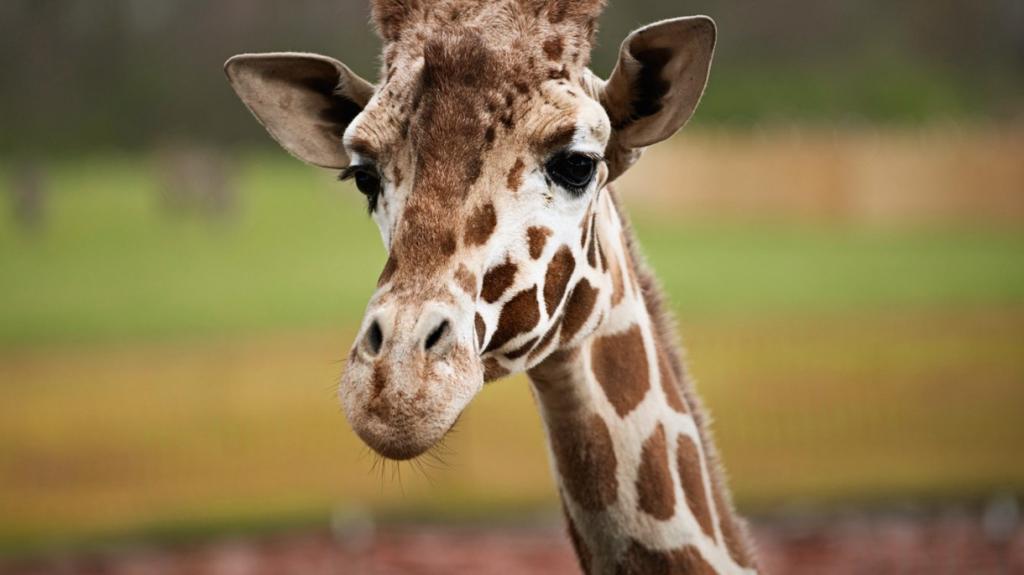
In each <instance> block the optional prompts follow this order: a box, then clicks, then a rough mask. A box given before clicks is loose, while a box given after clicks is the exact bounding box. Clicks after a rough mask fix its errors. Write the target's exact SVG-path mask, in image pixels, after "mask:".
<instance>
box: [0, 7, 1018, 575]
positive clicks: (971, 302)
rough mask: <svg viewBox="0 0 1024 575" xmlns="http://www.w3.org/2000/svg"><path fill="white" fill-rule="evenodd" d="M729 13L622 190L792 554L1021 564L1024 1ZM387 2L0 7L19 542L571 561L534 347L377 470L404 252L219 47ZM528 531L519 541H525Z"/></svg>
mask: <svg viewBox="0 0 1024 575" xmlns="http://www.w3.org/2000/svg"><path fill="white" fill-rule="evenodd" d="M692 13H707V14H709V15H711V16H713V17H714V18H715V19H716V20H717V21H718V24H719V29H720V36H719V45H718V52H717V55H716V60H715V65H714V67H713V70H712V76H711V82H710V86H709V88H708V91H707V93H706V96H705V98H704V101H703V103H702V105H701V107H700V109H699V110H698V112H697V115H696V117H695V118H694V120H693V122H692V123H691V124H690V125H689V126H688V127H687V129H686V130H684V131H683V132H682V133H680V134H679V135H678V136H677V137H675V138H674V139H673V140H671V141H669V142H667V143H665V144H662V145H660V146H657V147H656V148H654V149H651V150H650V151H649V152H648V154H647V155H646V156H645V157H644V159H643V160H642V161H641V162H640V163H639V164H638V165H637V166H636V167H634V168H633V169H632V171H630V172H629V173H628V175H627V176H625V177H624V178H623V180H622V182H621V185H620V186H619V191H620V192H621V196H622V198H623V200H624V201H625V203H626V204H627V205H628V207H629V209H630V211H631V213H632V217H633V219H634V223H635V227H636V228H637V231H638V234H639V237H640V240H641V243H642V245H643V246H644V249H645V251H646V253H647V254H648V256H649V259H650V262H651V264H652V265H653V267H654V268H655V270H656V271H657V272H658V274H659V276H660V277H661V279H662V281H663V283H664V286H665V288H666V290H667V293H668V297H669V300H670V302H671V306H672V308H673V309H674V310H675V312H676V313H677V315H678V318H679V320H680V324H681V326H682V334H683V337H684V339H685V341H686V343H687V345H688V357H689V363H690V366H691V369H692V371H693V372H694V374H695V375H696V377H697V378H698V381H699V383H700V387H699V389H700V391H701V393H702V394H703V396H704V398H705V401H706V403H707V404H708V406H709V408H710V409H711V411H712V412H713V414H714V416H715V420H716V424H715V431H716V436H717V439H718V442H719V447H720V449H721V451H722V453H723V457H724V460H725V463H726V466H727V468H728V469H729V471H730V474H731V477H732V486H733V489H734V492H735V498H736V500H737V502H738V505H739V507H740V508H741V510H742V511H743V512H744V513H746V514H747V515H749V516H751V517H752V518H753V523H754V527H755V533H756V534H757V536H758V539H759V541H760V542H761V547H762V549H763V551H764V555H765V562H766V563H767V564H768V566H770V567H774V568H775V570H776V571H777V572H790V573H797V572H806V573H823V572H829V573H882V572H900V573H916V572H922V573H923V572H929V573H934V572H943V573H1010V572H1024V534H1022V533H1024V531H1022V529H1021V527H1020V523H1021V521H1020V507H1019V503H1018V502H1019V501H1020V496H1021V495H1022V494H1024V448H1022V445H1024V226H1022V223H1024V3H1021V2H1020V1H1019V0H984V1H974V0H945V1H942V2H935V1H934V0H906V1H903V2H898V3H892V2H883V1H881V0H860V1H854V0H843V1H839V0H837V1H831V2H821V1H818V0H785V1H783V2H771V3H767V2H744V1H741V0H722V1H717V2H715V1H710V0H690V1H687V2H677V1H660V2H655V1H653V0H645V1H641V0H633V1H626V0H619V1H613V2H612V5H611V6H610V8H609V9H608V10H607V12H606V14H605V16H604V17H603V18H602V30H601V33H600V36H599V45H598V46H597V49H596V51H595V55H594V66H593V67H594V69H595V70H596V71H597V72H599V73H600V74H601V75H607V73H608V72H609V71H610V69H611V67H612V64H613V62H614V57H615V54H616V52H617V48H618V44H619V42H620V41H621V39H622V38H623V37H625V35H626V34H627V33H628V31H629V30H631V29H633V28H635V27H637V26H639V25H642V24H645V23H647V22H650V21H654V20H657V19H660V18H665V17H671V16H678V15H686V14H692ZM368 22H369V10H368V7H367V5H366V3H365V2H364V1H362V0H302V1H297V2H283V1H265V2H251V1H248V0H216V1H213V0H179V1H177V2H166V1H163V0H102V1H96V0H4V2H2V3H0V71H2V73H0V110H2V113H0V118H2V119H0V572H5V573H264V572H266V573H320V572H323V573H355V572H376V573H456V572H531V573H532V572H542V571H543V570H545V569H546V570H549V572H563V571H569V572H571V570H572V569H574V568H575V567H574V565H575V563H574V560H573V559H572V556H571V552H570V551H569V547H568V543H567V542H566V539H565V537H564V535H563V534H562V531H561V528H560V526H559V522H560V519H559V511H558V502H557V498H556V495H555V491H554V485H553V481H552V478H551V475H550V473H549V471H548V466H547V459H546V452H545V447H544V438H543V434H542V430H541V424H540V420H539V418H538V415H537V413H536V410H535V408H534V406H533V403H532V399H531V397H530V393H529V389H528V384H527V382H526V381H525V379H524V378H523V377H512V378H510V379H508V380H505V381H501V382H499V383H495V384H493V385H490V386H488V387H487V389H485V390H484V392H483V393H482V394H481V395H480V396H479V397H478V398H477V400H476V401H475V402H474V404H473V405H472V406H471V407H470V408H469V410H468V412H467V414H466V416H465V417H464V418H463V421H462V422H461V423H460V426H459V428H458V429H457V431H456V433H455V434H454V435H453V436H452V437H450V439H449V441H448V442H447V449H446V451H444V452H443V453H440V454H439V456H440V457H439V459H437V460H425V461H423V462H421V463H420V464H417V465H410V464H406V465H402V466H398V465H395V464H383V463H381V462H379V461H376V460H375V458H374V457H372V456H371V455H369V454H368V453H367V451H366V448H365V447H363V446H362V444H361V443H360V442H359V440H358V439H357V438H356V437H355V436H354V435H353V434H352V432H351V431H350V430H349V428H348V426H347V424H346V422H345V420H344V417H343V416H342V414H341V412H340V409H339V406H338V403H337V400H336V398H335V395H334V387H335V384H336V381H337V380H338V377H339V374H340V372H341V369H342V362H341V360H342V358H344V357H345V355H346V353H347V349H348V347H349V344H350V341H351V338H352V336H353V334H354V330H355V329H356V327H357V322H358V320H359V319H360V317H361V313H362V307H363V305H364V304H365V302H366V300H367V298H368V296H369V295H370V294H371V291H372V288H373V285H374V283H375V282H374V280H375V278H376V275H377V273H378V272H379V270H380V268H381V267H382V265H383V261H384V253H383V249H382V247H381V244H380V241H379V236H378V235H377V231H376V229H375V228H374V226H373V225H372V223H371V222H370V221H369V219H368V218H367V217H366V216H365V210H364V206H363V205H362V203H361V202H362V200H361V198H360V197H359V194H358V193H357V192H356V190H355V189H354V187H352V186H351V185H350V184H347V183H344V184H343V183H339V182H337V181H336V179H335V177H334V176H335V175H334V174H332V173H328V172H323V171H319V170H317V169H314V168H310V167H307V166H304V165H302V164H300V163H299V162H298V161H296V160H293V159H291V158H290V157H288V156H287V155H286V154H285V153H284V152H282V151H279V150H278V149H277V148H276V147H275V146H274V145H273V143H272V142H271V140H270V139H269V138H268V137H267V136H265V134H264V133H263V131H262V129H261V128H260V127H259V126H258V125H257V123H256V122H255V121H253V119H252V118H251V117H250V116H249V114H248V112H246V111H245V110H244V108H243V107H242V105H241V104H240V103H239V102H238V101H237V100H236V99H235V97H234V95H233V94H232V93H231V91H230V89H229V88H228V86H227V83H226V81H225V80H224V77H223V74H222V72H221V65H222V63H223V61H224V60H225V59H226V58H227V57H229V56H231V55H233V54H235V53H240V52H251V51H275V50H301V51H317V52H323V53H327V54H330V55H333V56H336V57H339V58H340V59H342V60H344V61H345V62H346V63H348V64H349V65H350V66H351V67H352V68H353V69H355V70H356V71H357V72H359V73H361V74H362V75H363V76H365V77H368V78H375V77H376V61H377V60H376V58H377V51H378V47H379V42H378V40H377V39H376V37H375V36H374V34H373V31H372V27H371V26H370V25H369V24H368ZM502 561H505V562H506V563H502Z"/></svg>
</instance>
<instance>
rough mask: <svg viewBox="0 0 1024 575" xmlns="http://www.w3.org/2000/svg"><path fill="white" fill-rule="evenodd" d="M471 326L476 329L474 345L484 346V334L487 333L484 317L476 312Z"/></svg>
mask: <svg viewBox="0 0 1024 575" xmlns="http://www.w3.org/2000/svg"><path fill="white" fill-rule="evenodd" d="M473 327H474V328H475V330H476V347H477V348H478V349H479V348H482V347H483V346H484V336H485V335H487V324H485V323H484V318H483V317H481V316H480V314H476V317H475V318H473Z"/></svg>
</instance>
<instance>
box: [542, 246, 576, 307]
mask: <svg viewBox="0 0 1024 575" xmlns="http://www.w3.org/2000/svg"><path fill="white" fill-rule="evenodd" d="M575 269H576V258H574V257H573V256H572V251H571V250H569V246H562V247H561V248H559V249H558V251H557V252H555V256H554V257H553V258H551V263H550V264H548V271H547V273H545V274H544V305H545V307H546V308H547V310H548V317H551V315H552V314H554V313H555V308H556V307H558V304H559V303H560V302H561V301H562V296H563V295H565V288H566V287H567V286H568V285H569V279H570V278H572V272H573V271H574V270H575Z"/></svg>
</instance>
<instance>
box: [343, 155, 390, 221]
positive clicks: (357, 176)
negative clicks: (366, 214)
mask: <svg viewBox="0 0 1024 575" xmlns="http://www.w3.org/2000/svg"><path fill="white" fill-rule="evenodd" d="M341 179H342V180H355V181H356V188H358V189H359V192H360V193H361V194H363V195H364V196H366V201H367V204H368V206H369V209H370V213H371V214H372V213H373V212H374V210H376V209H377V198H379V197H380V191H381V185H380V175H379V174H378V173H377V168H375V167H374V166H350V167H348V168H345V171H343V172H342V173H341Z"/></svg>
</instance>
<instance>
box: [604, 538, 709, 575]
mask: <svg viewBox="0 0 1024 575" xmlns="http://www.w3.org/2000/svg"><path fill="white" fill-rule="evenodd" d="M615 573H616V574H617V575H717V573H716V571H715V570H714V568H712V567H711V565H709V564H708V562H707V561H706V560H705V559H704V557H702V556H701V554H700V551H698V550H697V548H696V547H694V546H692V545H687V546H685V547H682V548H680V549H673V550H671V551H655V550H653V549H648V548H647V547H645V546H643V545H641V544H640V543H639V542H637V541H633V542H632V543H631V544H630V546H629V548H628V549H627V550H626V552H625V553H624V554H623V556H622V559H621V560H620V561H619V565H618V566H617V568H616V569H615Z"/></svg>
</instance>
